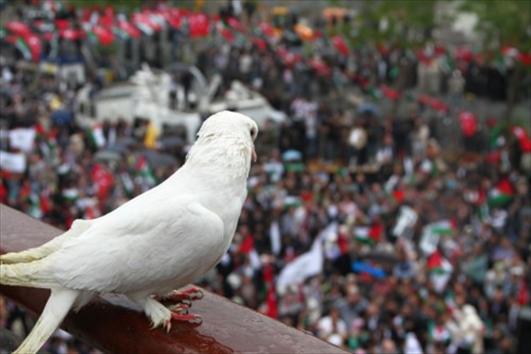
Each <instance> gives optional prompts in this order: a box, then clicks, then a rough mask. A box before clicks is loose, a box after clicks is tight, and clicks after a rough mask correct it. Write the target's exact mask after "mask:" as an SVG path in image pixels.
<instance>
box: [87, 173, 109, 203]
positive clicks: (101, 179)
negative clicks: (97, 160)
mask: <svg viewBox="0 0 531 354" xmlns="http://www.w3.org/2000/svg"><path fill="white" fill-rule="evenodd" d="M91 175H92V180H93V181H94V183H95V184H96V187H97V196H98V199H99V200H100V201H103V200H104V199H106V198H107V196H108V194H109V192H110V190H111V187H112V186H113V184H114V177H113V175H112V173H110V172H109V171H107V169H106V168H105V167H104V166H103V165H101V164H95V165H94V167H93V168H92V171H91Z"/></svg>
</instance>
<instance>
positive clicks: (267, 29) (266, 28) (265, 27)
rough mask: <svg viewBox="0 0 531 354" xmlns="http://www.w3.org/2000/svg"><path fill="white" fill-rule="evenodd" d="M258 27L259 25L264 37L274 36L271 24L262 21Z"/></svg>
mask: <svg viewBox="0 0 531 354" xmlns="http://www.w3.org/2000/svg"><path fill="white" fill-rule="evenodd" d="M259 27H260V31H262V33H263V34H264V35H265V36H266V37H269V38H271V37H274V36H275V29H274V28H273V26H271V24H269V23H267V22H262V23H261V24H260V26H259Z"/></svg>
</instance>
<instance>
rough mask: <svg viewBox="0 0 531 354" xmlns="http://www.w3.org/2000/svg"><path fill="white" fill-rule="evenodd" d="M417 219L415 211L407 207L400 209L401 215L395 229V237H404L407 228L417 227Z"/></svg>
mask: <svg viewBox="0 0 531 354" xmlns="http://www.w3.org/2000/svg"><path fill="white" fill-rule="evenodd" d="M417 219H418V215H417V212H415V210H413V209H412V208H410V207H408V206H406V205H404V206H402V207H400V215H399V216H398V220H397V222H396V224H395V227H394V228H393V235H394V236H396V237H400V236H402V235H403V234H404V231H406V229H407V228H410V227H413V226H415V224H416V223H417Z"/></svg>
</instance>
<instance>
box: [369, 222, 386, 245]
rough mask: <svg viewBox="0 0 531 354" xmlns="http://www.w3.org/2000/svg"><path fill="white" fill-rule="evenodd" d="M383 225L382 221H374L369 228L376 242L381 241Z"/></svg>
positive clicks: (370, 235) (370, 234) (371, 236)
mask: <svg viewBox="0 0 531 354" xmlns="http://www.w3.org/2000/svg"><path fill="white" fill-rule="evenodd" d="M383 229H384V228H383V225H382V224H380V223H378V222H377V223H374V224H372V225H371V228H370V229H369V237H370V238H371V239H373V240H374V241H376V242H379V241H380V239H381V238H382V234H383Z"/></svg>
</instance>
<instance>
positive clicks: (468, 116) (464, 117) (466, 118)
mask: <svg viewBox="0 0 531 354" xmlns="http://www.w3.org/2000/svg"><path fill="white" fill-rule="evenodd" d="M459 123H460V124H461V131H462V132H463V135H464V136H465V137H467V138H469V137H471V136H473V135H474V134H476V130H477V119H476V116H475V115H474V114H473V113H471V112H467V111H465V112H461V114H459Z"/></svg>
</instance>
